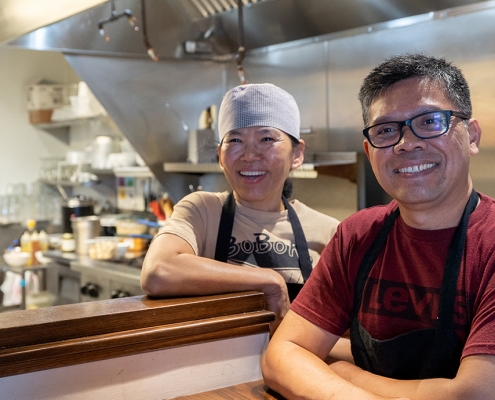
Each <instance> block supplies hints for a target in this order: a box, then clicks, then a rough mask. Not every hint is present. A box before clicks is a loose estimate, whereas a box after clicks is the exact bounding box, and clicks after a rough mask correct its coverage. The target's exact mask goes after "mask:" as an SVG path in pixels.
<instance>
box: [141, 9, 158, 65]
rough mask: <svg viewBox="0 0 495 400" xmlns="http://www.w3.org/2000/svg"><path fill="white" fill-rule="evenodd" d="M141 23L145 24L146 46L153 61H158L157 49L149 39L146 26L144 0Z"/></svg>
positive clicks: (144, 37) (144, 36)
mask: <svg viewBox="0 0 495 400" xmlns="http://www.w3.org/2000/svg"><path fill="white" fill-rule="evenodd" d="M141 23H142V24H143V40H144V45H145V46H146V51H147V52H148V55H149V56H150V58H151V59H152V60H153V61H158V56H157V55H156V52H155V49H154V48H153V47H152V46H151V44H150V41H149V39H148V29H147V27H146V7H145V4H144V0H141Z"/></svg>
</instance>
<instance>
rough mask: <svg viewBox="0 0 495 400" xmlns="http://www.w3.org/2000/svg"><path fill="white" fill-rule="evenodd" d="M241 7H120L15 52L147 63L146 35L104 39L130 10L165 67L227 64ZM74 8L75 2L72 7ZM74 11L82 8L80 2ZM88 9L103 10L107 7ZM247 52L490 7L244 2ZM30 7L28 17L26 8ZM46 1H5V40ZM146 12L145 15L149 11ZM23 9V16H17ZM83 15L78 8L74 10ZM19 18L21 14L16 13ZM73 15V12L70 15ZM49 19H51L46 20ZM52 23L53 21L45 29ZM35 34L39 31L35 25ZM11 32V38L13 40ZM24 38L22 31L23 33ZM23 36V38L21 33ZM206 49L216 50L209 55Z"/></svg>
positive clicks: (128, 1)
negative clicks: (191, 62)
mask: <svg viewBox="0 0 495 400" xmlns="http://www.w3.org/2000/svg"><path fill="white" fill-rule="evenodd" d="M61 2H62V1H61V0H58V1H51V2H50V6H44V7H45V8H46V10H48V11H50V10H51V9H54V15H53V18H55V19H56V16H57V15H63V14H64V13H62V12H60V11H58V12H57V10H56V8H57V7H55V5H54V4H57V3H61ZM237 2H238V0H160V1H157V0H151V1H150V0H115V1H110V2H109V1H107V2H105V3H103V4H100V5H96V6H95V7H92V8H90V9H88V10H86V11H84V12H80V13H77V14H76V15H73V16H71V17H69V18H66V19H64V20H62V21H60V22H56V23H52V24H50V25H47V26H45V27H43V28H40V29H37V30H34V31H33V32H30V33H28V34H26V35H23V36H21V37H18V38H16V39H14V40H12V41H10V44H11V45H13V46H20V47H27V48H31V49H37V50H58V51H62V52H64V53H81V54H93V55H95V54H97V55H115V56H127V57H140V56H141V57H147V55H146V50H147V49H146V46H145V43H144V38H143V29H141V30H140V31H138V32H136V31H135V30H134V29H131V28H130V27H129V24H128V23H127V21H126V20H125V18H123V19H115V20H114V21H112V22H111V23H107V24H105V30H106V34H108V41H106V40H105V38H104V37H102V36H101V34H100V32H99V31H100V30H99V27H98V22H99V21H103V20H105V19H109V17H110V16H111V11H112V6H113V8H114V9H115V12H116V13H118V12H122V11H124V10H129V11H130V12H131V13H132V15H133V16H134V17H135V18H136V19H137V23H138V26H140V27H141V28H143V25H144V27H145V28H146V34H147V37H148V39H149V42H150V44H151V45H152V46H153V48H154V49H155V51H156V53H157V55H158V57H159V58H160V59H177V58H182V59H197V58H203V59H204V58H208V59H216V60H222V59H223V57H228V56H232V55H233V54H234V53H235V52H236V50H237V47H238V13H237ZM65 3H67V1H65ZM68 3H69V4H76V3H81V2H80V1H79V2H78V1H76V0H72V1H71V2H68ZM86 3H87V4H90V5H95V4H96V3H101V0H100V1H98V0H93V1H91V2H87V1H86ZM242 3H243V4H244V6H243V21H244V31H245V33H244V34H245V47H246V50H247V51H250V50H253V49H258V48H262V47H266V46H270V45H274V44H279V43H285V42H290V41H295V40H299V39H304V38H311V37H316V36H320V35H324V34H329V33H335V32H342V31H347V30H351V29H355V28H359V27H367V26H371V25H374V24H379V23H384V22H387V21H392V20H397V19H402V18H406V17H411V16H416V15H424V14H428V13H432V12H436V11H440V10H445V9H448V8H453V7H458V6H466V5H470V4H475V3H483V2H480V1H479V0H433V1H432V0H417V1H403V0H334V1H331V0H242ZM19 4H24V10H23V9H22V8H19V7H20V6H19ZM32 4H38V5H39V4H43V5H44V2H41V1H39V0H4V1H3V2H2V10H3V11H2V13H1V14H0V15H1V20H0V22H3V25H2V26H3V27H4V28H3V29H2V30H3V31H4V32H1V33H0V40H1V39H2V38H5V37H8V36H9V34H10V35H11V34H13V33H15V30H13V28H12V27H13V26H16V24H17V23H18V22H20V23H21V24H22V25H20V26H22V27H24V29H26V28H27V26H26V25H25V20H26V17H25V15H26V14H27V13H28V12H29V10H32ZM143 6H145V8H144V9H143ZM14 7H15V8H14ZM72 9H73V10H74V11H77V8H76V7H73V8H72ZM14 10H17V11H16V12H14ZM69 11H70V8H69V7H66V9H65V10H64V12H65V13H67V12H69ZM46 14H48V13H47V12H45V13H44V15H46ZM43 22H45V23H47V22H52V21H50V19H47V18H46V17H45V18H44V19H40V21H39V23H43ZM31 27H32V28H35V27H37V26H36V24H32V26H31ZM5 31H7V32H5ZM21 31H22V29H21ZM17 33H19V32H17ZM186 42H192V43H197V44H198V47H197V48H196V49H200V50H197V52H196V53H195V52H194V51H192V52H191V53H192V54H191V53H187V52H186V51H185V48H184V44H185V43H186ZM201 49H203V50H204V49H208V51H207V52H206V54H205V52H204V51H201Z"/></svg>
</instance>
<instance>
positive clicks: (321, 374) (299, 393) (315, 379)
mask: <svg viewBox="0 0 495 400" xmlns="http://www.w3.org/2000/svg"><path fill="white" fill-rule="evenodd" d="M284 346H285V345H284ZM291 347H292V348H291V349H289V350H282V351H281V352H280V354H282V355H281V356H278V355H275V353H277V352H278V350H280V349H277V348H273V347H272V349H270V350H269V351H270V352H272V351H273V353H271V354H270V353H269V352H267V354H266V355H265V357H264V360H263V377H264V379H265V382H266V384H267V385H268V386H269V387H271V388H272V389H273V390H276V391H277V392H278V393H280V394H282V395H283V396H285V397H286V398H287V399H297V400H299V399H333V400H339V399H342V400H348V399H360V400H383V399H386V398H388V397H384V396H380V395H377V394H375V393H372V391H370V390H366V389H364V388H360V387H358V386H355V385H353V384H351V383H350V382H348V381H346V380H344V379H342V378H341V377H340V376H338V375H337V374H336V373H334V372H333V371H332V370H331V369H330V368H329V367H328V365H327V364H326V363H325V362H324V361H322V360H320V359H319V358H318V357H316V356H315V355H314V354H312V353H310V352H308V351H306V350H304V349H301V348H297V346H296V345H294V344H291ZM289 360H290V362H289Z"/></svg>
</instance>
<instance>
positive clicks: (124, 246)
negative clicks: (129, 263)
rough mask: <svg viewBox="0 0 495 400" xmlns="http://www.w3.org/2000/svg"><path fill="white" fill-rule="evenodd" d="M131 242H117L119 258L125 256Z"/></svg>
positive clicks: (117, 255)
mask: <svg viewBox="0 0 495 400" xmlns="http://www.w3.org/2000/svg"><path fill="white" fill-rule="evenodd" d="M129 247H130V244H129V243H126V242H119V243H117V254H116V257H117V258H123V257H124V256H125V253H126V252H127V250H129Z"/></svg>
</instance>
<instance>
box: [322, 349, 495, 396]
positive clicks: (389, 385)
mask: <svg viewBox="0 0 495 400" xmlns="http://www.w3.org/2000/svg"><path fill="white" fill-rule="evenodd" d="M480 358H481V357H480ZM470 361H471V365H470V367H469V368H468V367H466V365H465V366H464V368H460V370H459V373H458V374H457V377H456V378H454V379H443V378H432V379H417V380H397V379H391V378H386V377H383V376H379V375H375V374H372V373H370V372H367V371H364V370H362V369H361V368H359V367H357V366H355V365H353V364H350V363H347V362H345V361H339V362H335V363H333V364H332V365H330V368H331V369H332V370H333V371H334V372H336V373H337V374H338V375H339V376H341V377H342V378H344V379H345V380H347V381H349V382H350V383H352V384H354V385H356V386H359V387H362V388H364V389H367V390H371V391H373V392H375V393H378V394H380V395H382V396H388V397H394V396H399V395H401V396H404V397H407V398H410V399H413V400H437V399H438V400H444V399H449V400H456V399H459V400H471V399H486V398H489V397H486V393H488V392H490V393H492V392H491V389H490V387H488V385H490V384H491V382H492V379H491V378H490V376H491V375H489V372H488V371H489V367H488V368H485V367H480V362H479V361H478V360H475V357H473V360H470ZM468 362H469V361H468ZM478 368H479V369H480V372H479V373H477V372H476V369H478ZM468 370H469V371H468ZM466 371H468V374H470V375H471V376H469V375H468V376H466V375H467V374H466ZM483 374H487V377H486V378H485V379H484V378H482V376H483ZM490 396H492V395H490Z"/></svg>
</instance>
